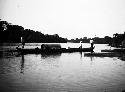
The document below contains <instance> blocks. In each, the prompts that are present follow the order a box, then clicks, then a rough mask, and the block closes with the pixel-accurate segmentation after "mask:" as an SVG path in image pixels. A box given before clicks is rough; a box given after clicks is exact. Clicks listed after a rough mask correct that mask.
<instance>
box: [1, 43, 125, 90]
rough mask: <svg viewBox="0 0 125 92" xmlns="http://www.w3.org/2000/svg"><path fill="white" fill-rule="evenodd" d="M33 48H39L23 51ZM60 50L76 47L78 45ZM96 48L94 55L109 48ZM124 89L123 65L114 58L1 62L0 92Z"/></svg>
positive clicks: (32, 56) (77, 55) (72, 55)
mask: <svg viewBox="0 0 125 92" xmlns="http://www.w3.org/2000/svg"><path fill="white" fill-rule="evenodd" d="M36 46H38V47H39V46H40V45H39V44H38V45H32V44H30V45H27V46H26V47H27V48H31V47H36ZM62 46H63V47H68V46H70V47H78V46H79V44H72V43H70V44H62ZM83 46H84V47H89V46H90V44H83ZM95 46H96V48H95V51H96V52H100V50H101V49H105V48H110V47H109V46H107V45H106V44H103V45H102V44H97V45H95ZM14 47H15V46H14ZM14 47H12V46H11V48H14ZM4 48H7V47H4ZM124 88H125V62H124V61H122V60H120V59H118V58H117V57H112V58H111V57H104V58H103V57H84V52H83V53H79V52H75V53H61V54H53V55H41V54H27V55H20V56H15V55H12V54H11V55H10V54H9V55H7V56H4V57H2V58H0V89H1V91H0V92H2V91H7V92H11V91H12V92H27V91H29V92H121V91H122V90H124Z"/></svg>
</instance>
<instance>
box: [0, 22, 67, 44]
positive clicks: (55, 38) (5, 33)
mask: <svg viewBox="0 0 125 92" xmlns="http://www.w3.org/2000/svg"><path fill="white" fill-rule="evenodd" d="M21 37H23V38H24V39H25V42H27V43H39V42H44V43H57V42H58V43H62V42H67V41H66V39H64V38H62V37H59V35H58V34H54V35H44V34H42V33H41V32H38V31H34V30H31V29H25V30H24V28H23V27H22V26H19V25H12V24H10V23H8V22H7V21H1V20H0V43H3V42H12V43H19V42H21V40H20V38H21Z"/></svg>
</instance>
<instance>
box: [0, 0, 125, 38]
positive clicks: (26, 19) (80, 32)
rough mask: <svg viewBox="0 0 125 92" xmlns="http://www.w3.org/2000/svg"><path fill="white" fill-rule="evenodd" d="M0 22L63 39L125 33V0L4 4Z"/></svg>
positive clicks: (0, 2)
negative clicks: (55, 35)
mask: <svg viewBox="0 0 125 92" xmlns="http://www.w3.org/2000/svg"><path fill="white" fill-rule="evenodd" d="M0 19H2V20H5V21H8V22H9V23H12V24H15V25H20V26H23V27H24V28H26V29H27V28H28V29H32V30H35V31H40V32H42V33H44V34H50V35H51V34H59V36H61V37H63V38H68V39H71V38H82V37H90V38H91V37H95V36H97V37H104V36H113V34H114V33H124V31H125V0H0Z"/></svg>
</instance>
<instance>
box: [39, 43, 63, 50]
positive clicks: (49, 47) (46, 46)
mask: <svg viewBox="0 0 125 92" xmlns="http://www.w3.org/2000/svg"><path fill="white" fill-rule="evenodd" d="M41 49H61V45H60V44H42V45H41Z"/></svg>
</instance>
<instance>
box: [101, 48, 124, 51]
mask: <svg viewBox="0 0 125 92" xmlns="http://www.w3.org/2000/svg"><path fill="white" fill-rule="evenodd" d="M101 52H125V49H124V48H121V49H113V50H111V49H105V50H101Z"/></svg>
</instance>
